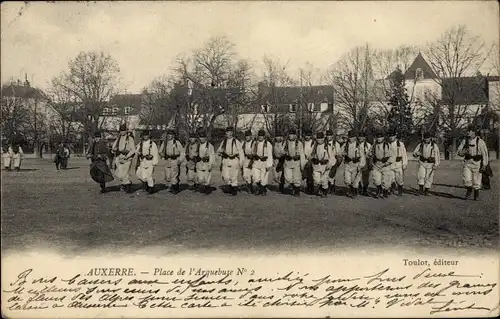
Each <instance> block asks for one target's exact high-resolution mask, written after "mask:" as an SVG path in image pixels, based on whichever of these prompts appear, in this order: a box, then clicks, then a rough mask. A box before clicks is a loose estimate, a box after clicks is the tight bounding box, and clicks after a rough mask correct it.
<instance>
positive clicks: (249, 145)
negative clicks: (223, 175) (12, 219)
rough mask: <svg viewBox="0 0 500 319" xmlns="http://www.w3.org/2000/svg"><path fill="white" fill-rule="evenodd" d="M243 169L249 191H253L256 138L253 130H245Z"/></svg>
mask: <svg viewBox="0 0 500 319" xmlns="http://www.w3.org/2000/svg"><path fill="white" fill-rule="evenodd" d="M242 147H243V155H244V158H243V169H242V174H241V175H243V180H244V181H245V183H246V187H247V191H248V192H249V193H253V187H252V165H253V162H254V160H253V148H254V140H253V136H252V131H250V130H248V131H245V141H244V142H243V146H242Z"/></svg>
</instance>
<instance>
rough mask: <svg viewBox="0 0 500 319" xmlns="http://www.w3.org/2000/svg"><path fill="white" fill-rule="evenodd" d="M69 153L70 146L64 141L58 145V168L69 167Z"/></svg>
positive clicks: (56, 159)
mask: <svg viewBox="0 0 500 319" xmlns="http://www.w3.org/2000/svg"><path fill="white" fill-rule="evenodd" d="M69 153H70V152H69V148H67V147H66V145H64V143H60V144H59V146H58V147H57V150H56V157H55V159H54V163H55V164H56V169H57V170H59V168H62V169H66V168H67V167H68V158H69Z"/></svg>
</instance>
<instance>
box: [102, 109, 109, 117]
mask: <svg viewBox="0 0 500 319" xmlns="http://www.w3.org/2000/svg"><path fill="white" fill-rule="evenodd" d="M108 114H109V109H108V108H107V107H105V108H103V109H102V115H108Z"/></svg>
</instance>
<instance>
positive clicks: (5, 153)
mask: <svg viewBox="0 0 500 319" xmlns="http://www.w3.org/2000/svg"><path fill="white" fill-rule="evenodd" d="M9 148H10V147H9V146H8V145H6V144H2V158H3V166H4V168H5V170H6V171H10V155H11V154H10V153H9Z"/></svg>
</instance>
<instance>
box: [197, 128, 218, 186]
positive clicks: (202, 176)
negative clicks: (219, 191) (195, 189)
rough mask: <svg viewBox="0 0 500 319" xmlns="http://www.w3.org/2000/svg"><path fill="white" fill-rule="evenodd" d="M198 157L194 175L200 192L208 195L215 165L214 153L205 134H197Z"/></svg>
mask: <svg viewBox="0 0 500 319" xmlns="http://www.w3.org/2000/svg"><path fill="white" fill-rule="evenodd" d="M198 157H199V161H198V162H197V163H196V175H197V179H198V184H199V185H200V188H201V189H200V191H201V192H203V193H205V194H207V195H209V194H210V192H211V187H210V182H211V180H212V169H213V167H214V164H215V151H214V146H213V145H212V143H209V142H208V141H207V134H206V133H205V132H200V133H199V134H198Z"/></svg>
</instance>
